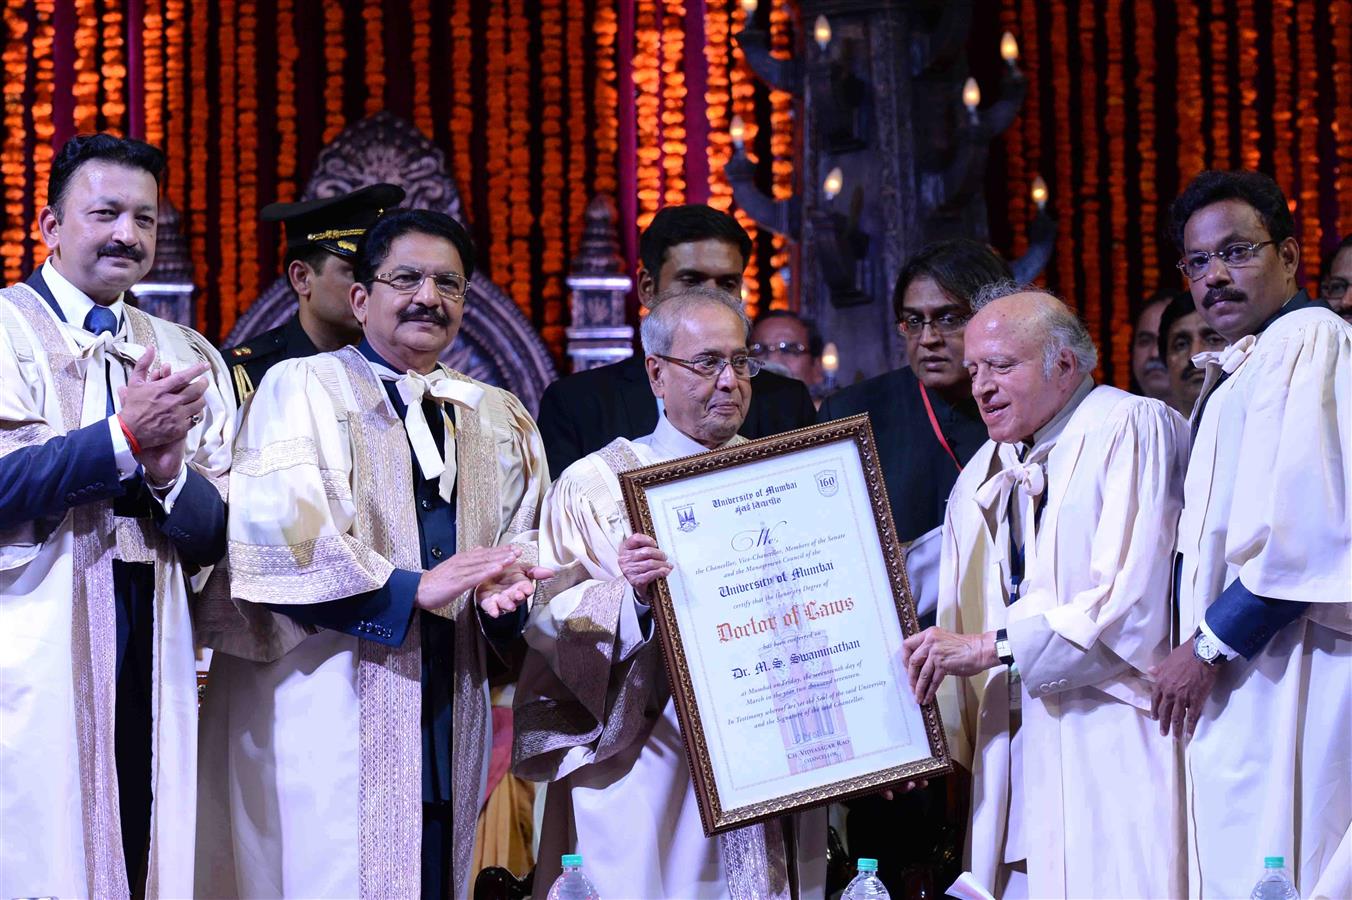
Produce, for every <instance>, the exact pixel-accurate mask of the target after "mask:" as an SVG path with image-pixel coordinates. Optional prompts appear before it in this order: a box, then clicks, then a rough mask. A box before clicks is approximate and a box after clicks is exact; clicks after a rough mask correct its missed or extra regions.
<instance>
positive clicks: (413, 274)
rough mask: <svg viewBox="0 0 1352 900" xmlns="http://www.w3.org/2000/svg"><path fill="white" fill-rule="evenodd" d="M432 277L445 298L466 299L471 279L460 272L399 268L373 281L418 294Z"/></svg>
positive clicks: (439, 292)
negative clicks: (432, 271) (434, 272)
mask: <svg viewBox="0 0 1352 900" xmlns="http://www.w3.org/2000/svg"><path fill="white" fill-rule="evenodd" d="M428 278H430V279H432V286H433V287H435V288H436V289H437V293H438V294H440V295H441V297H442V298H443V299H445V300H464V299H465V291H466V289H468V288H469V279H468V278H466V277H465V276H464V275H461V274H460V273H459V272H439V273H437V274H435V275H434V274H432V273H431V272H420V271H418V270H417V269H397V270H395V271H393V272H386V273H385V274H384V275H377V276H375V278H374V279H372V280H373V281H379V282H380V283H381V284H388V285H389V286H390V287H391V288H393V289H394V290H395V292H396V293H399V294H416V293H417V292H418V291H419V290H421V289H422V286H423V282H424V281H426V280H427V279H428Z"/></svg>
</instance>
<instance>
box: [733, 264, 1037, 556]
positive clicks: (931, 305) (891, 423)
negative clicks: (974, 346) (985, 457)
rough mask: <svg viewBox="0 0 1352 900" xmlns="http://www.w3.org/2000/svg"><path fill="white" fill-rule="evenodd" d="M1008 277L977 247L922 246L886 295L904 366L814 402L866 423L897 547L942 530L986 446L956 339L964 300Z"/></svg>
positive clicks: (824, 412)
mask: <svg viewBox="0 0 1352 900" xmlns="http://www.w3.org/2000/svg"><path fill="white" fill-rule="evenodd" d="M1009 277H1011V276H1010V272H1009V267H1008V266H1007V265H1006V264H1005V262H1004V261H1003V260H1002V259H1000V258H999V257H998V256H996V255H995V254H994V253H992V252H991V251H990V249H989V248H988V247H987V246H986V245H985V244H982V243H979V242H977V241H970V240H952V241H939V242H938V243H934V244H930V245H929V246H928V247H925V248H924V249H923V250H921V251H920V252H919V253H917V254H916V255H915V256H913V257H911V259H910V260H908V261H907V263H906V266H905V267H904V268H903V269H902V270H901V275H900V277H898V278H897V286H896V290H895V291H893V294H892V304H893V308H894V309H895V311H896V315H897V328H898V329H899V330H900V331H901V335H902V337H903V338H904V339H905V341H906V350H907V353H908V358H909V359H910V361H911V365H910V366H909V367H907V368H901V369H895V370H893V371H891V372H886V373H884V374H882V375H879V376H877V377H876V378H870V379H869V380H868V381H863V382H860V383H859V384H856V385H851V386H850V387H847V388H845V389H844V390H842V391H840V392H838V393H836V394H833V395H832V396H830V397H828V398H827V399H826V400H825V402H823V403H822V407H821V410H820V411H819V413H818V419H819V420H820V421H822V422H829V421H830V420H832V419H839V418H842V417H844V416H852V415H855V414H857V413H863V412H866V413H868V414H869V418H870V420H871V421H872V424H873V437H874V439H875V440H876V441H877V442H878V456H879V458H880V459H881V460H882V465H883V479H884V480H885V481H886V482H887V499H888V501H889V502H890V503H891V504H892V520H893V522H894V524H895V525H896V528H897V538H898V539H899V540H902V541H911V540H915V539H916V538H918V537H920V536H921V535H922V534H924V533H925V532H927V531H929V530H931V529H933V528H937V527H939V525H940V524H942V523H943V519H944V504H945V503H947V501H948V494H949V492H950V491H952V490H953V483H954V482H955V481H957V479H958V472H959V471H961V468H962V465H963V464H964V463H966V462H967V460H969V459H971V457H972V454H973V453H975V452H976V451H977V449H978V448H979V447H980V446H981V445H982V444H984V443H985V442H986V426H985V424H983V423H982V421H981V416H980V414H979V413H978V412H977V408H976V403H975V401H973V399H972V381H971V379H970V378H969V377H968V375H967V370H966V369H965V368H964V367H963V364H962V346H963V345H962V330H963V327H964V326H965V325H966V324H967V320H968V319H969V318H971V315H972V306H971V302H970V301H971V298H972V296H973V295H974V294H976V292H977V291H978V290H980V289H981V288H982V287H984V286H985V285H987V284H990V283H992V282H995V281H1000V280H1002V279H1006V278H1009ZM757 387H759V385H757Z"/></svg>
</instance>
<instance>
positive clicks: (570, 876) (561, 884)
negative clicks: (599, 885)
mask: <svg viewBox="0 0 1352 900" xmlns="http://www.w3.org/2000/svg"><path fill="white" fill-rule="evenodd" d="M549 900H601V895H600V894H598V893H596V888H594V887H592V883H591V882H590V881H588V880H587V876H586V875H584V874H582V855H581V854H579V853H565V854H563V872H562V874H560V875H559V877H558V878H556V879H554V884H553V885H552V886H551V887H550V888H549Z"/></svg>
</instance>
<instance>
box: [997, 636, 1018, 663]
mask: <svg viewBox="0 0 1352 900" xmlns="http://www.w3.org/2000/svg"><path fill="white" fill-rule="evenodd" d="M995 655H996V656H997V657H998V658H999V660H1000V662H1001V663H1003V664H1004V665H1006V666H1012V665H1014V648H1013V647H1011V646H1010V645H1009V632H1008V631H1006V630H1005V629H1003V628H1001V629H999V630H997V631H996V632H995Z"/></svg>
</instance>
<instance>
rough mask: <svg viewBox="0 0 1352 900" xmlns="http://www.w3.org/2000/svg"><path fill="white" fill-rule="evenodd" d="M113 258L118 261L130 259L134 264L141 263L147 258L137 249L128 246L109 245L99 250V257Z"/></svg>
mask: <svg viewBox="0 0 1352 900" xmlns="http://www.w3.org/2000/svg"><path fill="white" fill-rule="evenodd" d="M105 256H112V257H115V258H118V259H129V260H131V261H132V262H140V261H141V260H143V259H145V258H146V255H145V254H144V253H143V252H141V251H140V250H138V249H137V248H135V247H129V246H127V245H126V244H108V245H107V246H105V247H103V248H102V249H101V250H99V257H100V258H102V257H105Z"/></svg>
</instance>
